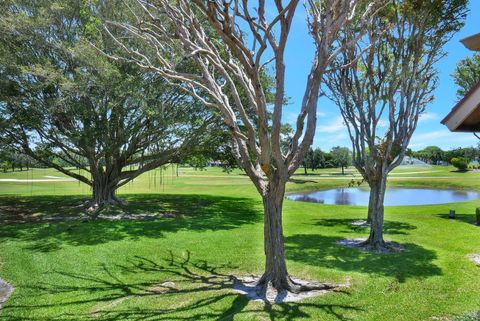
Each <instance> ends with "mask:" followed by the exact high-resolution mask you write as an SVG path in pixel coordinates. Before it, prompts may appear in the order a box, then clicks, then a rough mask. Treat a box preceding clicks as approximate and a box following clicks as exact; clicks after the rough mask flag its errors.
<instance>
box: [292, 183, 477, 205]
mask: <svg viewBox="0 0 480 321" xmlns="http://www.w3.org/2000/svg"><path fill="white" fill-rule="evenodd" d="M369 193H370V190H369V189H368V188H367V187H350V188H337V189H329V190H323V191H315V192H306V193H301V194H291V195H288V196H287V199H289V200H293V201H299V202H311V203H320V204H335V205H358V206H367V205H368V198H369ZM479 199H480V193H479V192H471V191H459V190H442V189H426V188H399V187H391V188H387V191H386V193H385V205H386V206H402V205H427V204H444V203H453V202H465V201H471V200H479Z"/></svg>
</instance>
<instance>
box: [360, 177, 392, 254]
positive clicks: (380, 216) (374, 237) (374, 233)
mask: <svg viewBox="0 0 480 321" xmlns="http://www.w3.org/2000/svg"><path fill="white" fill-rule="evenodd" d="M386 176H387V175H382V176H381V178H380V180H378V181H373V182H371V183H370V198H369V203H368V220H369V223H370V235H369V237H368V239H367V240H366V241H365V242H364V245H365V246H366V247H369V248H371V249H374V250H381V249H382V248H384V247H385V241H384V240H383V223H384V213H385V211H384V205H383V203H384V200H385V190H386V187H387V177H386Z"/></svg>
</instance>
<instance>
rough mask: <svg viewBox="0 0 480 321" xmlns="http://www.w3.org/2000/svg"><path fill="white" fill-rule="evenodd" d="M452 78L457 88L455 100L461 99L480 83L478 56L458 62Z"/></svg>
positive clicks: (479, 61) (479, 59) (474, 55)
mask: <svg viewBox="0 0 480 321" xmlns="http://www.w3.org/2000/svg"><path fill="white" fill-rule="evenodd" d="M452 76H453V80H454V81H455V84H456V85H457V87H458V89H457V98H458V99H462V98H463V97H465V96H466V95H467V93H468V92H469V91H470V89H472V88H473V87H474V86H475V85H476V84H478V83H479V82H480V54H479V53H475V54H473V56H471V57H468V58H464V59H462V60H460V61H459V62H458V63H457V67H456V69H455V72H454V73H453V75H452Z"/></svg>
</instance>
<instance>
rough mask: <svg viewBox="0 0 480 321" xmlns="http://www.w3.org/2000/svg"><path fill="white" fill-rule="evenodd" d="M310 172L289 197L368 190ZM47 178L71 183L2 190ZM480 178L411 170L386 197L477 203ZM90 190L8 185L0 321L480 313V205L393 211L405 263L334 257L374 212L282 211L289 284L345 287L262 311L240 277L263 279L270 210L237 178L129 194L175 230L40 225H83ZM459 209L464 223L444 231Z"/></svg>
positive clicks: (183, 179) (170, 180)
mask: <svg viewBox="0 0 480 321" xmlns="http://www.w3.org/2000/svg"><path fill="white" fill-rule="evenodd" d="M301 172H302V171H300V170H299V171H298V174H297V175H295V176H294V177H293V179H292V182H291V183H289V185H288V191H290V192H293V191H300V190H313V189H326V188H331V187H346V186H347V185H348V183H349V182H350V181H351V179H352V178H355V179H358V174H357V175H356V174H355V173H354V172H353V171H351V172H347V173H350V174H351V175H347V176H344V177H340V176H338V170H336V169H328V170H326V169H325V170H320V171H317V172H315V174H314V175H308V176H305V175H301V174H300V173H301ZM161 173H163V174H161ZM45 176H53V177H63V176H64V175H62V174H60V173H58V172H56V171H54V170H48V169H34V170H33V175H32V172H28V173H27V172H15V173H5V174H0V179H7V178H9V179H12V178H13V179H30V180H31V179H41V178H44V177H45ZM479 176H480V173H477V172H467V173H458V172H452V168H450V167H432V168H414V169H412V168H402V169H398V170H396V171H395V172H394V173H393V174H392V175H391V178H390V180H389V186H404V187H413V186H415V187H422V186H428V187H430V188H432V187H437V188H447V187H451V188H462V189H470V190H475V189H480V183H479ZM410 177H411V178H410ZM154 180H155V181H154ZM83 185H84V184H79V183H78V182H72V181H55V182H5V181H3V182H2V181H0V194H2V196H1V197H0V215H1V216H0V219H1V220H2V223H3V224H2V225H1V227H0V262H1V265H0V276H1V277H2V278H4V279H5V280H7V281H8V282H10V283H11V284H12V285H13V286H14V287H15V290H14V292H13V294H12V295H11V297H10V298H9V299H8V301H7V302H6V303H5V304H4V307H3V309H2V312H1V314H0V318H1V319H2V320H192V321H193V320H387V319H388V320H434V319H433V318H434V317H438V318H440V317H452V316H455V315H463V314H465V313H470V312H474V311H477V310H478V307H479V306H480V281H479V280H480V268H479V267H478V266H476V265H475V264H474V263H473V262H472V261H471V260H470V259H469V255H470V254H473V253H479V252H480V229H479V228H478V227H477V226H475V225H473V224H471V223H472V222H473V221H474V211H475V208H476V207H478V206H480V202H479V201H472V202H465V203H454V204H444V205H435V206H433V205H431V206H428V205H427V206H415V207H409V206H399V207H386V222H385V238H386V239H387V240H392V241H396V242H398V243H399V244H401V245H402V246H404V247H405V249H406V250H405V251H404V252H398V253H390V254H373V253H368V252H363V251H360V250H357V249H351V248H345V247H341V246H339V245H337V244H336V242H337V241H338V240H341V239H345V238H358V237H366V236H367V235H368V230H367V229H362V228H359V227H354V226H352V225H350V222H351V221H353V220H360V219H365V216H366V211H367V209H366V207H352V206H336V205H321V204H309V203H302V202H294V201H288V200H286V201H285V204H284V208H285V210H284V224H285V226H284V228H285V244H286V257H287V263H288V266H289V270H290V273H291V274H292V275H293V276H295V277H298V278H302V279H307V280H318V281H322V282H329V283H348V284H349V287H348V288H345V289H341V290H339V291H337V292H333V293H328V294H325V295H323V296H318V297H315V298H311V299H307V300H304V301H302V302H298V303H282V304H279V305H265V304H264V303H262V302H250V301H248V299H247V298H246V297H244V296H243V295H240V294H238V293H235V292H233V291H232V290H231V287H232V284H233V280H232V277H231V276H232V275H235V276H243V275H250V274H254V275H259V274H261V273H262V270H263V267H264V256H263V236H262V233H263V215H262V203H261V199H260V197H258V196H257V193H256V191H255V190H254V187H253V186H252V184H251V183H250V181H249V179H248V178H247V177H246V176H245V175H242V173H241V172H239V171H234V172H233V173H231V174H227V173H224V172H223V171H222V170H221V169H218V168H207V169H206V170H205V171H198V170H194V169H192V168H184V167H180V168H179V175H178V176H177V175H176V169H175V168H173V167H168V168H166V169H165V170H163V172H161V170H157V171H156V173H155V172H150V173H147V174H144V175H142V176H141V177H139V178H138V179H136V180H135V181H134V182H133V183H129V184H128V185H126V186H124V187H122V189H121V190H120V192H119V195H120V197H122V198H123V199H126V200H127V201H128V202H129V203H128V205H127V206H126V209H127V211H128V212H130V213H133V214H144V213H172V214H174V218H162V219H157V220H151V221H141V220H138V221H135V220H123V221H104V220H98V221H88V222H82V221H63V222H62V221H60V222H49V223H46V222H42V220H45V219H46V218H48V217H54V216H62V217H66V216H77V215H78V214H81V213H82V208H81V206H80V207H79V206H78V205H79V204H81V202H82V201H84V200H85V199H87V198H88V196H89V193H90V191H89V189H88V188H87V187H86V186H83ZM450 209H455V210H456V212H457V219H455V220H450V219H448V218H447V216H448V212H449V210H450ZM7 223H8V224H7ZM20 267H21V268H20ZM387 315H388V318H385V316H387Z"/></svg>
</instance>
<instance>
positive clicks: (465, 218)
mask: <svg viewBox="0 0 480 321" xmlns="http://www.w3.org/2000/svg"><path fill="white" fill-rule="evenodd" d="M436 216H438V217H440V218H443V219H446V220H450V221H460V222H463V223H468V224H471V225H475V226H479V227H480V225H477V219H476V214H458V213H455V218H454V219H452V218H450V217H449V214H436Z"/></svg>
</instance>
